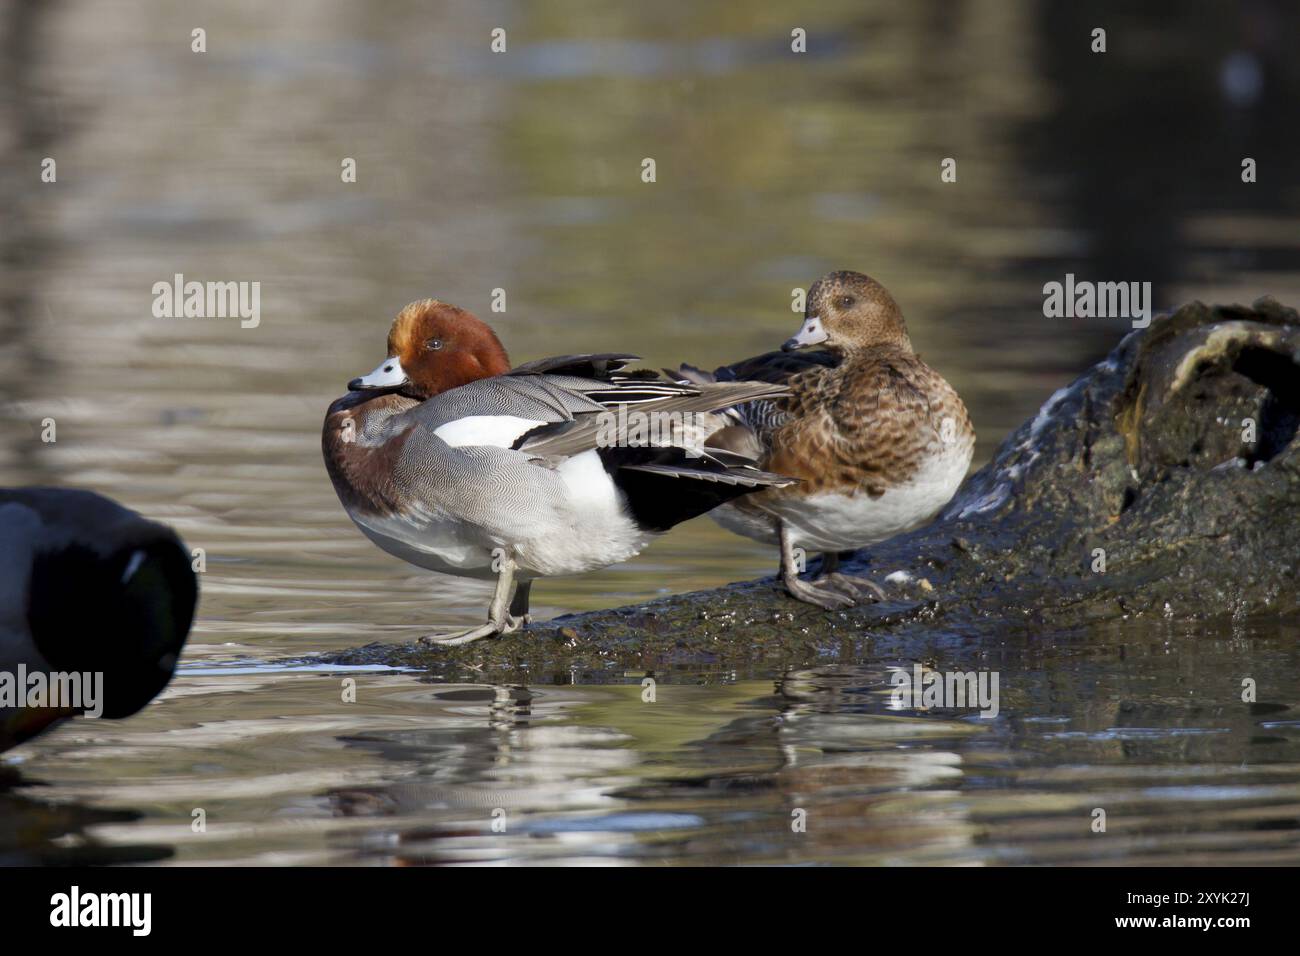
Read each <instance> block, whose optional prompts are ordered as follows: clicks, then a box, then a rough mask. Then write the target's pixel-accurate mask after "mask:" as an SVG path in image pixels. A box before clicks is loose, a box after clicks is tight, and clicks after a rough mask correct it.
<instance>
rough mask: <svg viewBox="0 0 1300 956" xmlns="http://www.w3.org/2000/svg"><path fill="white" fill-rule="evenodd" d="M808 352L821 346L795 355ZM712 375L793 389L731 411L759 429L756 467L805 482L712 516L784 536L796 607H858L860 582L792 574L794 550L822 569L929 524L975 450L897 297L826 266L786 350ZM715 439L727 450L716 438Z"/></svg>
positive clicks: (954, 400) (768, 537) (957, 404)
mask: <svg viewBox="0 0 1300 956" xmlns="http://www.w3.org/2000/svg"><path fill="white" fill-rule="evenodd" d="M806 346H820V350H819V351H815V352H799V351H795V350H796V349H800V348H803V347H806ZM683 373H684V374H686V375H687V377H690V378H696V379H698V378H699V377H700V375H699V373H695V372H694V370H687V369H685V368H684V369H683ZM714 377H716V378H717V379H718V380H747V379H756V380H759V381H765V382H772V383H781V384H785V385H787V386H789V388H790V394H789V395H788V396H786V397H784V398H781V399H776V400H772V401H769V402H763V403H751V404H750V405H748V406H745V408H744V409H742V410H739V412H738V417H739V418H740V419H741V420H742V421H743V422H744V423H745V424H748V425H749V426H751V428H753V430H754V431H755V432H756V433H757V435H758V438H759V443H760V445H761V448H762V452H763V453H762V455H761V456H760V458H759V466H760V467H762V468H763V469H765V470H767V471H771V472H775V473H777V474H783V475H789V476H790V477H793V478H798V479H800V481H799V484H796V485H790V486H787V487H784V488H768V489H764V490H762V491H759V492H757V493H755V494H752V495H749V496H747V497H746V498H743V499H739V500H737V501H734V502H731V503H729V504H728V505H725V506H724V507H723V508H720V509H718V510H717V511H715V512H714V517H715V518H717V520H718V521H719V523H721V524H722V525H723V526H724V527H727V528H730V529H731V530H734V531H737V532H738V533H740V534H744V535H746V536H747V537H752V538H756V539H758V540H764V541H778V542H780V544H781V546H782V574H783V577H784V578H785V581H786V586H787V588H789V590H790V591H791V593H792V594H793V595H794V596H796V597H798V598H800V599H801V600H806V601H809V602H810V603H814V604H818V605H820V606H822V607H827V608H830V607H838V606H844V605H847V604H851V603H854V599H855V598H859V597H862V596H863V595H864V589H867V590H871V591H873V592H875V593H877V595H879V588H877V587H876V586H875V585H873V584H871V582H868V581H865V579H848V578H845V577H844V576H843V575H834V574H828V575H826V577H825V578H824V580H823V581H821V582H819V583H818V584H817V585H814V584H809V583H808V582H804V581H801V580H799V578H798V577H797V573H798V568H797V567H796V564H797V563H798V562H797V560H796V555H795V549H796V548H803V549H806V550H816V551H823V552H826V557H825V559H824V562H823V569H824V570H825V571H827V572H829V571H831V570H832V568H833V563H834V560H835V558H834V556H835V555H836V554H837V553H838V552H839V551H841V550H848V549H852V548H858V547H864V546H866V545H870V544H874V543H875V542H877V541H881V540H884V539H885V538H888V537H892V536H893V535H895V534H898V533H901V532H902V531H906V530H909V529H910V528H914V527H917V526H919V525H921V524H923V523H925V522H926V521H928V520H930V519H931V518H933V517H934V515H935V514H936V513H937V512H938V511H939V509H940V508H942V507H943V505H944V504H946V503H947V502H948V500H949V499H950V498H951V497H952V495H953V493H955V492H956V490H957V487H958V485H959V484H960V483H961V479H962V478H963V477H964V476H965V473H966V469H967V468H968V467H969V465H970V460H971V455H972V452H973V450H974V443H975V432H974V429H973V428H972V426H971V421H970V416H969V415H968V414H967V412H966V407H965V405H963V404H962V401H961V399H960V398H959V397H958V396H957V393H956V392H955V391H954V390H953V388H952V386H950V385H949V384H948V383H947V382H946V381H944V379H943V377H942V376H940V375H939V374H938V373H937V372H935V371H934V370H933V369H931V368H930V367H929V366H928V365H926V364H925V363H924V362H922V361H921V359H920V358H919V357H918V356H917V355H916V353H915V352H914V351H913V350H912V343H911V340H910V339H909V338H908V335H907V327H906V325H905V323H904V321H903V315H902V312H901V311H900V310H899V308H898V305H897V304H896V303H895V302H894V299H893V297H892V296H891V295H890V294H889V292H888V291H886V289H885V288H884V286H882V285H880V283H878V282H876V281H875V280H874V279H872V278H870V277H869V276H865V275H862V274H861V273H857V272H832V273H831V274H829V275H827V276H825V277H823V278H822V279H819V280H818V281H817V282H816V283H814V284H813V287H812V288H811V289H810V290H809V293H808V299H807V305H806V309H805V318H804V324H803V326H802V327H801V329H800V331H799V332H798V334H796V335H795V336H794V337H793V338H791V339H790V340H789V341H787V342H786V343H785V345H784V346H783V351H781V352H769V353H767V354H765V355H760V356H756V357H754V358H751V359H746V360H744V361H742V362H737V363H736V364H734V365H730V366H727V367H724V368H721V369H718V370H717V371H716V372H715V373H714ZM717 442H718V443H721V444H725V442H726V435H725V433H724V432H719V433H718V437H717ZM710 443H711V444H712V443H714V440H713V439H711V440H710Z"/></svg>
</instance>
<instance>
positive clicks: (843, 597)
mask: <svg viewBox="0 0 1300 956" xmlns="http://www.w3.org/2000/svg"><path fill="white" fill-rule="evenodd" d="M783 578H784V582H785V589H786V592H787V593H788V594H789V595H790V596H791V597H792V598H794V599H795V600H796V601H803V602H804V603H805V604H813V605H816V606H817V607H819V608H821V609H822V610H824V611H838V610H839V609H840V608H845V607H853V605H854V604H856V603H857V601H855V600H854V599H853V598H851V597H849V596H848V595H847V594H845V593H843V592H841V591H837V590H835V589H834V588H831V587H827V586H824V585H820V584H815V583H813V582H812V581H804V580H803V579H801V578H800V577H799V576H798V575H797V574H790V575H783Z"/></svg>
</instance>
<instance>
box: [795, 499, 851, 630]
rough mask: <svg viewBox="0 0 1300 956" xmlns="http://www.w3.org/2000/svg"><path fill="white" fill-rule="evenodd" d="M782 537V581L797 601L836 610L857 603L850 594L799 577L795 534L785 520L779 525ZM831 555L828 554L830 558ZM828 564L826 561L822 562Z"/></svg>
mask: <svg viewBox="0 0 1300 956" xmlns="http://www.w3.org/2000/svg"><path fill="white" fill-rule="evenodd" d="M778 529H779V534H780V538H781V581H782V583H783V584H784V585H785V590H786V592H787V593H788V594H789V595H790V596H791V597H792V598H794V599H795V600H796V601H803V602H804V603H805V604H812V605H814V606H815V607H819V608H821V609H822V610H824V611H836V610H839V609H840V608H845V607H852V606H853V605H854V604H855V603H857V602H856V601H855V600H854V599H853V598H852V597H850V596H849V595H848V594H844V593H841V592H840V591H837V590H835V589H834V588H830V587H827V586H825V585H824V584H822V583H820V582H812V581H805V580H803V579H802V578H801V577H799V562H798V561H797V560H796V558H795V548H794V536H793V535H792V534H791V533H790V529H789V527H788V526H787V525H786V523H785V522H784V521H782V522H780V523H779V525H778ZM829 557H830V555H827V558H829ZM822 566H823V568H824V567H825V566H826V565H825V561H823V564H822Z"/></svg>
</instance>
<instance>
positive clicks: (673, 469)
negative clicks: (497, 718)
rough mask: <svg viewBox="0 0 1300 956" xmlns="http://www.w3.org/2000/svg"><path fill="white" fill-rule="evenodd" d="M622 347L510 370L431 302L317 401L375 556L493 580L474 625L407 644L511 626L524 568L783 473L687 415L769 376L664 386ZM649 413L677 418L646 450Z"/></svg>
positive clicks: (398, 323)
mask: <svg viewBox="0 0 1300 956" xmlns="http://www.w3.org/2000/svg"><path fill="white" fill-rule="evenodd" d="M635 359H636V356H633V355H622V354H617V355H615V354H607V355H565V356H560V357H557V358H550V359H542V360H539V361H535V362H529V363H528V364H526V365H521V366H519V367H518V368H514V369H512V368H511V367H510V360H509V358H508V357H507V355H506V350H505V349H504V348H503V347H502V345H501V342H500V341H499V340H498V339H497V337H496V334H495V333H494V332H493V331H492V329H491V328H489V327H488V326H487V325H486V324H485V323H483V322H481V321H480V320H479V319H477V318H476V317H475V316H473V315H472V314H471V313H469V312H467V311H465V310H464V309H460V308H457V307H456V306H453V305H449V304H447V303H444V302H438V301H436V300H433V299H427V300H424V301H422V302H413V303H411V304H410V305H408V306H407V307H406V308H405V309H403V310H402V311H401V312H400V313H399V314H398V316H397V318H396V320H395V321H394V322H393V325H392V329H391V330H390V331H389V333H388V357H387V358H385V359H384V360H383V361H382V362H380V363H379V366H378V367H377V368H376V369H375V370H374V371H373V372H371V373H370V374H369V375H364V376H362V377H361V378H357V379H353V380H352V381H351V382H349V383H348V388H349V389H350V391H349V392H348V394H347V395H344V396H343V397H342V398H339V399H337V400H336V401H335V402H334V403H333V404H332V405H330V407H329V411H328V412H327V413H326V416H325V424H324V431H323V435H322V450H323V453H324V456H325V465H326V468H327V470H328V471H329V475H330V479H331V480H332V481H333V483H334V489H335V491H337V492H338V496H339V500H340V501H341V502H342V503H343V507H344V509H345V510H346V511H347V513H348V515H349V516H350V517H351V518H352V520H353V521H354V522H355V523H356V525H357V527H359V528H360V529H361V530H362V532H364V533H365V534H366V536H367V537H369V538H370V540H371V541H373V542H374V543H375V544H376V545H378V546H379V547H380V548H382V549H383V550H384V551H387V552H388V553H390V554H392V555H395V556H397V557H399V558H402V559H403V560H405V561H408V562H410V563H411V564H414V565H417V566H419V567H422V568H428V569H430V570H433V571H440V572H443V573H446V574H455V575H460V576H462V577H472V578H481V579H488V580H491V579H494V578H495V580H496V591H495V593H494V594H493V597H492V602H491V605H490V607H489V609H488V620H487V622H486V623H485V624H483V625H481V626H480V627H475V628H471V629H469V630H467V631H464V632H462V633H458V634H451V635H446V636H442V637H435V636H432V635H431V636H428V637H425V638H422V639H421V640H423V641H425V642H428V643H439V644H463V643H467V642H469V641H474V640H478V639H480V638H484V637H490V636H495V635H500V634H507V633H510V632H513V631H515V630H518V629H519V628H520V627H522V626H523V625H524V624H525V623H526V620H527V615H528V597H529V588H530V586H531V582H532V580H533V579H534V578H537V577H542V576H547V575H558V574H575V573H579V572H583V571H590V570H593V569H596V568H602V567H605V566H607V565H610V564H614V563H616V562H619V561H625V560H627V559H628V558H631V557H632V556H634V555H636V554H637V553H638V552H640V551H641V549H642V548H644V547H645V546H646V544H647V543H649V541H650V540H651V539H652V538H653V537H654V536H655V535H657V534H659V533H661V532H664V531H667V530H668V529H669V528H671V527H673V526H674V525H676V524H678V523H679V522H682V521H685V520H686V519H688V518H693V517H695V516H696V515H700V514H703V513H705V512H707V511H709V510H711V509H712V508H714V507H716V506H717V505H719V504H722V503H724V502H727V501H730V500H731V499H734V498H736V497H738V496H740V495H744V494H746V493H749V492H751V491H754V490H755V489H760V488H772V487H780V486H782V485H786V484H789V483H791V481H790V479H787V478H783V477H781V476H778V475H771V474H766V473H764V472H763V471H761V470H759V469H758V468H756V467H755V466H754V463H753V461H752V460H750V459H748V458H745V457H743V456H741V455H736V454H732V453H729V452H726V451H725V450H720V451H717V452H708V451H705V450H704V449H703V448H702V447H700V446H699V442H701V441H702V440H703V437H704V432H699V434H698V439H697V438H695V437H693V435H694V430H693V428H692V425H691V423H692V421H693V419H692V418H691V416H693V415H697V414H703V413H708V412H715V411H718V410H720V409H725V408H727V407H730V406H732V405H735V404H736V403H739V402H746V401H753V400H759V399H765V398H775V397H777V396H779V395H783V394H784V393H785V387H784V386H783V385H773V384H770V383H765V382H731V383H709V384H705V385H691V384H689V383H678V382H672V381H669V380H667V379H664V378H661V377H660V376H659V375H658V374H657V373H655V372H651V371H648V370H641V371H635V372H631V371H625V369H626V367H627V365H628V363H629V362H632V361H634V360H635ZM629 409H631V410H633V412H635V413H643V414H641V415H640V416H638V415H637V414H629ZM656 413H658V416H656ZM656 417H657V418H658V420H660V421H665V422H673V421H680V422H681V426H682V427H675V428H671V429H667V431H668V432H669V434H668V435H666V436H665V435H663V434H660V435H659V436H658V437H657V438H655V441H656V444H647V443H646V438H647V437H648V435H647V434H646V428H645V425H646V423H647V422H650V423H652V422H653V420H655V419H656ZM638 424H639V425H640V426H641V434H640V435H638V433H637V428H638ZM512 594H513V597H512Z"/></svg>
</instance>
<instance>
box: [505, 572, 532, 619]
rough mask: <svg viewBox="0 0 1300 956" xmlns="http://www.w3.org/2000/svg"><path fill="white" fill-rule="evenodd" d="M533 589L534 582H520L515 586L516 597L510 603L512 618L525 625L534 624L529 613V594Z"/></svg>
mask: <svg viewBox="0 0 1300 956" xmlns="http://www.w3.org/2000/svg"><path fill="white" fill-rule="evenodd" d="M532 588H533V582H532V581H520V582H519V583H518V584H517V585H516V586H515V596H514V598H513V599H512V600H511V601H510V616H511V617H517V618H519V620H521V621H523V622H524V623H525V624H531V623H533V616H532V615H531V614H529V613H528V592H529V591H531V590H532Z"/></svg>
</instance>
